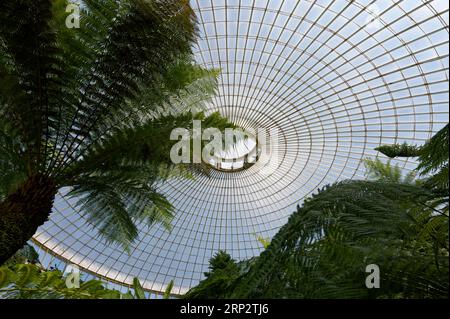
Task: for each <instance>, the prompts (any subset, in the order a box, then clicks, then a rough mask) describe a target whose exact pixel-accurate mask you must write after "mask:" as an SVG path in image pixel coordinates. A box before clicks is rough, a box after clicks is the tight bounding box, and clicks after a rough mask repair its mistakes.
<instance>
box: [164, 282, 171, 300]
mask: <svg viewBox="0 0 450 319" xmlns="http://www.w3.org/2000/svg"><path fill="white" fill-rule="evenodd" d="M173 285H174V281H173V280H171V281H170V282H169V283H168V285H167V287H166V290H165V291H164V295H163V299H169V298H170V293H171V292H172V289H173Z"/></svg>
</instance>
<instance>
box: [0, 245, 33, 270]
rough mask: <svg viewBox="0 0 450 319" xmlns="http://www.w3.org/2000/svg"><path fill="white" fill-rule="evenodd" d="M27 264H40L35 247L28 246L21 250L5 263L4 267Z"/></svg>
mask: <svg viewBox="0 0 450 319" xmlns="http://www.w3.org/2000/svg"><path fill="white" fill-rule="evenodd" d="M25 263H31V264H37V263H39V254H38V253H37V252H36V250H35V249H34V248H33V246H30V245H28V244H26V245H25V246H23V247H22V248H21V249H19V250H18V251H17V252H16V253H15V255H14V256H12V257H11V258H10V259H8V260H7V261H6V262H5V264H4V265H5V266H13V265H16V264H25Z"/></svg>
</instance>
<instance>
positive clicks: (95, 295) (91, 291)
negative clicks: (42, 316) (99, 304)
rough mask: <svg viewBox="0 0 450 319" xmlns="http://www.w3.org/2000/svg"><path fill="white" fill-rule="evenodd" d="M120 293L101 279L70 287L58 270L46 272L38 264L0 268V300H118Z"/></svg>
mask: <svg viewBox="0 0 450 319" xmlns="http://www.w3.org/2000/svg"><path fill="white" fill-rule="evenodd" d="M121 295H122V294H121V293H120V292H119V291H116V290H110V289H106V288H104V286H103V283H102V282H101V281H98V280H89V281H86V282H83V283H81V284H80V288H67V286H66V281H65V278H64V277H63V275H62V273H61V272H60V271H59V270H51V271H45V270H42V269H41V268H40V267H39V266H37V265H32V264H17V265H15V266H12V267H6V266H3V267H0V297H1V298H3V299H119V298H121Z"/></svg>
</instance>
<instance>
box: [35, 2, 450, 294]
mask: <svg viewBox="0 0 450 319" xmlns="http://www.w3.org/2000/svg"><path fill="white" fill-rule="evenodd" d="M191 4H192V5H193V6H194V8H195V9H196V12H197V14H198V17H199V22H200V31H201V40H200V41H199V44H198V47H197V48H196V57H197V59H198V62H199V63H201V64H203V65H204V66H207V67H214V68H220V69H221V70H222V76H221V80H220V90H219V94H218V96H217V97H216V98H215V99H214V103H213V104H211V106H210V109H209V111H211V112H213V111H219V112H221V113H222V114H223V115H225V116H227V117H229V119H230V120H231V121H233V122H234V123H235V124H236V125H238V126H240V127H242V128H244V129H245V128H248V127H264V128H277V129H278V130H279V132H280V134H279V139H278V141H279V150H280V151H279V156H280V161H279V165H278V167H277V168H276V169H275V170H274V171H273V172H272V173H271V174H265V175H264V174H258V173H257V171H256V170H257V167H256V165H254V166H252V167H250V168H249V169H248V170H243V171H239V172H220V171H213V172H212V174H211V176H210V177H209V178H207V177H205V176H198V177H197V179H196V180H181V179H174V180H171V181H169V182H167V183H166V184H164V185H161V190H162V191H163V192H164V193H165V194H166V195H167V197H168V199H169V200H171V202H172V203H173V204H174V205H175V207H176V209H177V217H176V219H175V221H174V228H173V230H172V232H171V233H168V232H166V231H164V230H163V229H162V228H161V227H159V226H156V227H152V228H150V229H148V228H146V227H144V226H143V227H142V230H141V235H140V237H139V240H138V241H137V242H136V244H135V245H134V246H133V249H132V251H131V253H130V255H128V254H127V253H125V252H123V251H122V250H121V249H120V248H117V247H112V246H107V245H105V243H104V242H103V241H102V240H101V239H99V238H98V237H97V234H96V231H95V230H92V229H91V228H90V227H87V226H86V224H85V223H84V221H83V220H82V218H81V217H80V214H79V213H78V211H77V208H76V207H74V206H73V205H74V203H73V202H70V201H68V200H66V199H65V198H64V196H63V195H61V196H59V197H58V199H57V203H56V205H55V206H56V207H55V211H54V213H53V214H52V216H51V219H50V221H48V222H47V223H46V224H45V225H44V226H43V227H41V228H40V229H39V231H38V233H37V234H36V235H35V240H36V241H37V242H39V243H40V244H41V245H42V246H45V247H46V248H48V249H50V250H51V251H53V253H55V254H56V255H59V256H61V257H62V258H64V259H66V260H68V261H69V262H72V263H75V264H78V265H79V266H81V267H82V268H84V269H86V270H88V271H90V272H93V273H96V274H98V275H100V276H102V277H104V278H108V279H110V280H113V281H116V282H119V283H125V284H129V283H131V281H132V279H133V277H135V276H136V277H138V278H139V279H140V280H141V281H142V283H143V285H144V287H145V288H146V289H149V290H153V291H163V290H164V288H165V286H166V284H167V283H168V282H169V281H170V280H172V279H173V280H174V281H175V286H174V289H173V291H172V292H173V293H174V294H181V293H184V292H185V291H186V290H187V289H189V288H190V287H192V286H194V285H196V284H197V283H198V282H199V280H201V278H202V277H203V272H204V271H206V270H207V266H208V259H209V258H210V257H211V256H212V255H213V254H214V253H215V252H217V251H218V250H219V249H225V250H227V251H228V252H229V253H230V254H231V255H232V256H233V257H234V258H236V259H245V258H249V257H252V256H255V255H257V254H258V253H259V252H260V251H261V250H262V246H261V244H260V243H259V242H258V240H257V236H262V237H271V236H273V235H274V234H275V232H276V231H277V230H278V229H279V227H280V226H281V225H283V224H284V223H285V222H286V221H287V218H288V216H289V215H290V214H291V213H292V212H293V211H294V209H295V206H296V205H297V204H299V203H301V201H302V199H303V198H305V197H306V196H308V195H310V194H311V193H312V192H314V191H315V190H317V188H320V187H322V186H324V185H325V184H328V183H333V182H335V181H338V180H342V179H348V178H365V176H364V167H363V165H362V163H361V160H362V159H364V158H366V157H374V156H377V155H378V154H377V152H375V151H374V148H375V147H377V146H379V145H380V144H391V143H402V142H404V141H406V142H408V143H417V144H421V143H423V142H424V141H425V140H426V139H428V138H429V137H431V136H432V134H433V133H434V132H436V131H437V130H439V129H440V128H441V127H442V126H443V125H444V123H446V122H448V103H449V97H448V80H449V72H448V40H449V27H448V18H449V12H448V3H447V1H446V0H442V1H441V0H438V1H425V0H423V1H417V0H410V1H409V0H408V1H360V0H358V1H347V0H339V1H297V0H289V1H288V0H270V1H267V0H266V1H264V0H253V1H251V0H227V1H225V0H196V1H195V0H194V1H191ZM398 163H399V165H400V166H401V167H402V168H404V169H406V170H409V169H412V168H414V167H415V163H414V162H413V161H412V160H400V161H398ZM61 194H64V190H62V191H61Z"/></svg>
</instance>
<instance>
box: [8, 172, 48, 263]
mask: <svg viewBox="0 0 450 319" xmlns="http://www.w3.org/2000/svg"><path fill="white" fill-rule="evenodd" d="M56 192H57V187H56V184H55V183H54V181H53V180H52V179H51V178H49V177H47V176H44V175H41V174H38V175H34V176H32V177H30V178H28V180H26V181H25V182H24V183H23V184H22V185H21V186H20V187H19V188H18V189H17V190H16V191H15V192H14V193H12V194H10V195H9V196H8V197H7V198H6V199H5V201H3V202H2V203H0V265H1V264H3V263H4V262H5V261H6V260H8V259H9V258H10V257H11V256H12V255H14V253H15V252H16V251H17V250H19V249H20V248H22V247H23V246H24V245H25V243H26V242H27V241H28V240H29V239H30V238H31V237H32V236H33V235H34V233H35V232H36V230H37V229H38V227H39V226H41V225H42V224H43V223H44V222H45V221H46V220H47V219H48V216H49V215H50V213H51V211H52V206H53V201H54V199H55V195H56Z"/></svg>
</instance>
